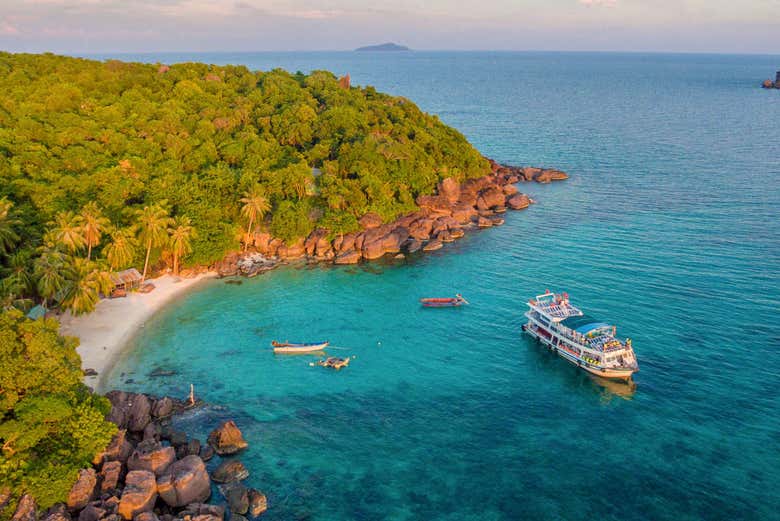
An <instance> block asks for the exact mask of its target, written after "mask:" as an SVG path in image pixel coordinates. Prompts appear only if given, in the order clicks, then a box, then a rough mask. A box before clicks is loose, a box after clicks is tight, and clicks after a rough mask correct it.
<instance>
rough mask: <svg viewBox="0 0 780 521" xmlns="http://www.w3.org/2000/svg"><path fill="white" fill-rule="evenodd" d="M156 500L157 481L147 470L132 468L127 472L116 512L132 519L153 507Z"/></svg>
mask: <svg viewBox="0 0 780 521" xmlns="http://www.w3.org/2000/svg"><path fill="white" fill-rule="evenodd" d="M156 500H157V481H156V480H155V478H154V474H153V473H151V472H149V471H148V470H133V471H130V472H128V473H127V477H126V478H125V488H124V490H123V491H122V499H120V501H119V508H118V510H117V512H118V513H119V515H120V516H122V517H123V518H125V519H133V517H135V516H136V515H138V514H140V513H141V512H146V511H149V510H151V509H152V507H154V502H155V501H156Z"/></svg>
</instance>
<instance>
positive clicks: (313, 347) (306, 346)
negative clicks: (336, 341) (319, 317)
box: [271, 340, 330, 353]
mask: <svg viewBox="0 0 780 521" xmlns="http://www.w3.org/2000/svg"><path fill="white" fill-rule="evenodd" d="M329 344H330V342H309V343H303V344H295V343H292V342H277V341H276V340H274V341H273V342H271V345H272V346H273V347H274V353H316V352H317V351H322V350H323V349H325V348H326V347H328V345H329Z"/></svg>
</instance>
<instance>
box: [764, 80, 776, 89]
mask: <svg viewBox="0 0 780 521" xmlns="http://www.w3.org/2000/svg"><path fill="white" fill-rule="evenodd" d="M761 86H762V87H763V88H765V89H774V88H775V82H773V81H772V80H764V82H763V83H762V84H761Z"/></svg>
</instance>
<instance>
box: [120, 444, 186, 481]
mask: <svg viewBox="0 0 780 521" xmlns="http://www.w3.org/2000/svg"><path fill="white" fill-rule="evenodd" d="M175 459H176V449H174V448H173V447H163V446H162V445H161V444H160V442H158V441H156V440H153V439H152V440H144V441H142V442H141V443H139V444H138V446H136V448H135V450H134V451H133V453H132V454H131V455H130V457H129V458H128V459H127V468H128V470H148V471H149V472H153V473H154V475H155V476H159V475H161V474H162V473H163V472H164V471H165V469H167V468H168V466H169V465H170V464H171V463H173V462H174V460H175Z"/></svg>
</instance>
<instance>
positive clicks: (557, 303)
mask: <svg viewBox="0 0 780 521" xmlns="http://www.w3.org/2000/svg"><path fill="white" fill-rule="evenodd" d="M528 305H529V306H531V307H532V308H535V309H536V310H537V311H539V312H541V313H544V314H545V315H547V316H549V317H551V318H553V320H554V321H555V322H559V321H561V320H563V319H566V318H569V317H576V316H580V315H582V311H580V310H579V309H578V308H576V307H574V306H572V305H571V304H570V303H569V296H568V295H567V294H565V293H564V294H560V295H559V294H556V293H545V294H544V295H537V296H536V298H535V299H532V300H531V301H530V302H529V303H528Z"/></svg>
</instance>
